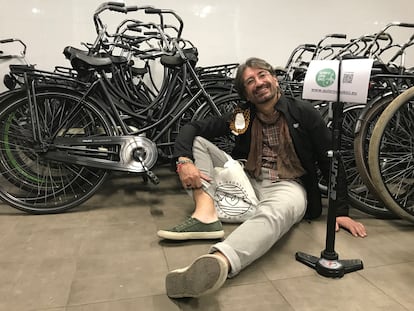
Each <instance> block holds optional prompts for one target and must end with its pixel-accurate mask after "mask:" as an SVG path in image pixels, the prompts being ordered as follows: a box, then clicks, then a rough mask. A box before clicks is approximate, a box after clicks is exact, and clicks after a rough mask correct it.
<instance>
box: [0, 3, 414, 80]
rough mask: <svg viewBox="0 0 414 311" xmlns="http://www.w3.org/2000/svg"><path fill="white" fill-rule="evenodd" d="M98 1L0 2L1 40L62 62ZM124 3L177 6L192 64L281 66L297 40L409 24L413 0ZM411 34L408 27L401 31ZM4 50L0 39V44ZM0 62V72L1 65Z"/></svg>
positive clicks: (87, 28) (85, 33) (43, 60)
mask: <svg viewBox="0 0 414 311" xmlns="http://www.w3.org/2000/svg"><path fill="white" fill-rule="evenodd" d="M102 2H103V1H100V0H87V1H85V0H0V4H1V7H2V13H1V18H0V39H5V38H20V39H22V40H23V41H24V42H25V43H26V44H27V46H28V53H27V58H28V60H29V61H30V62H31V63H34V64H37V67H38V68H41V69H51V68H53V67H54V66H55V65H68V63H67V61H66V60H65V59H64V57H63V55H62V50H63V48H64V47H65V46H67V45H73V46H76V47H81V45H80V42H92V41H93V39H94V38H95V32H94V26H93V22H92V15H93V12H94V11H95V9H96V8H97V7H98V5H100V4H101V3H102ZM126 4H127V5H139V6H144V5H151V6H155V7H158V8H165V9H172V10H174V11H176V12H177V13H178V14H179V15H180V16H181V17H182V19H183V20H184V23H185V25H184V33H183V37H185V38H187V39H189V40H190V41H192V42H193V43H194V44H195V45H196V46H197V47H198V49H199V54H200V61H199V65H215V64H223V63H232V62H241V61H243V60H244V59H246V58H247V57H250V56H258V57H262V58H265V59H267V60H269V61H270V62H271V63H273V64H274V65H275V66H283V65H284V64H285V63H286V61H287V59H288V57H289V55H290V53H291V51H292V50H293V49H294V48H295V47H296V46H298V45H299V44H303V43H316V42H317V41H318V40H319V39H320V38H322V37H323V36H324V35H326V34H329V33H345V34H347V35H348V38H353V37H358V36H361V35H363V34H371V33H375V32H377V31H379V30H380V29H381V28H382V27H384V26H385V25H386V24H388V23H389V22H392V21H401V22H413V23H414V17H413V13H412V12H413V11H414V1H412V0H394V1H388V0H348V1H336V0H331V1H324V0H296V1H295V0H290V1H280V0H256V1H252V0H249V1H247V0H177V1H169V0H148V1H145V0H139V1H137V0H136V1H133V0H126ZM105 16H106V18H105V19H104V20H106V21H108V25H109V26H113V27H115V26H116V25H117V24H118V22H119V19H115V18H114V17H115V16H117V17H118V18H121V19H123V18H125V15H123V14H120V13H111V14H108V15H105ZM131 17H132V18H137V19H140V18H143V16H142V15H140V16H138V15H133V14H131ZM413 32H414V29H409V32H408V33H409V34H412V33H413ZM407 36H408V35H407V34H405V35H404V39H406V38H407ZM11 48H12V47H11V46H9V47H6V46H4V45H3V46H2V45H0V50H7V49H11ZM14 48H15V51H14V53H17V52H18V51H17V47H14ZM12 52H13V51H12ZM410 59H411V58H410ZM1 62H2V61H1V60H0V66H3V68H2V67H0V74H1V75H2V74H3V72H2V71H4V70H7V69H4V62H3V64H1ZM412 63H414V62H412Z"/></svg>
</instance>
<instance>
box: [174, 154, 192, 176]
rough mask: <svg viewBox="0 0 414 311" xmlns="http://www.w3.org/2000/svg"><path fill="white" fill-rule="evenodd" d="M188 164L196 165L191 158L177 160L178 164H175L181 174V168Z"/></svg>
mask: <svg viewBox="0 0 414 311" xmlns="http://www.w3.org/2000/svg"><path fill="white" fill-rule="evenodd" d="M186 164H194V162H193V160H191V159H190V158H187V157H179V158H178V159H177V162H175V165H176V168H177V173H179V172H180V170H181V168H182V166H183V165H186Z"/></svg>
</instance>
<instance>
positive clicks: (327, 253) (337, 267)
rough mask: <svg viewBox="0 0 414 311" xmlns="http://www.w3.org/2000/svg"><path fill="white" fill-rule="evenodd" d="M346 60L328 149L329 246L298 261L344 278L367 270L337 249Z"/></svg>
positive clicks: (323, 272)
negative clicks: (341, 258)
mask: <svg viewBox="0 0 414 311" xmlns="http://www.w3.org/2000/svg"><path fill="white" fill-rule="evenodd" d="M341 67H342V60H341V59H340V60H339V68H338V92H337V97H336V103H331V107H332V150H330V151H329V152H328V157H330V158H331V168H330V174H329V183H328V198H329V201H328V215H327V223H326V244H325V249H324V250H323V251H322V252H321V256H320V257H316V256H313V255H309V254H306V253H303V252H297V253H296V255H295V257H296V260H297V261H299V262H301V263H303V264H305V265H307V266H309V267H311V268H313V269H315V270H316V271H317V272H318V273H319V274H320V275H323V276H326V277H331V278H340V277H343V276H344V274H345V273H349V272H353V271H358V270H361V269H363V263H362V261H361V260H360V259H346V260H339V259H338V253H337V252H336V251H335V234H336V232H335V226H336V209H337V199H338V198H337V180H338V177H339V174H340V173H341V170H340V169H339V165H340V161H341V132H342V121H343V114H344V112H343V107H344V103H343V102H341V100H340V91H341V88H340V86H341V69H342V68H341Z"/></svg>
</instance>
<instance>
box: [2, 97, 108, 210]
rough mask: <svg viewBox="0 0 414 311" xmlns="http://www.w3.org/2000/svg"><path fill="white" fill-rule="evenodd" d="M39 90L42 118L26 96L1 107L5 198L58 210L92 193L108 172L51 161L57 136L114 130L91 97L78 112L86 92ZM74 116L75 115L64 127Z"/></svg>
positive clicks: (20, 206) (16, 203)
mask: <svg viewBox="0 0 414 311" xmlns="http://www.w3.org/2000/svg"><path fill="white" fill-rule="evenodd" d="M37 92H38V93H37V94H36V97H35V99H36V107H37V108H36V110H35V113H36V114H37V115H38V119H37V120H38V122H36V123H34V122H33V120H34V118H32V117H31V110H30V105H29V101H28V99H27V97H25V96H21V97H19V98H13V100H10V101H8V102H7V105H6V103H3V105H2V109H1V110H0V197H1V199H2V200H4V201H5V202H7V203H8V204H9V205H11V206H12V207H14V208H17V209H20V210H22V211H25V212H28V213H34V214H47V213H58V212H63V211H65V210H68V209H70V208H73V207H75V206H78V205H79V204H81V203H83V202H84V201H85V200H87V199H88V198H90V197H91V196H92V195H93V194H94V193H95V192H96V190H97V189H99V187H100V186H101V184H102V183H103V181H104V179H105V177H106V176H107V171H106V170H102V169H96V168H91V167H85V166H82V165H77V164H70V163H63V162H57V161H53V160H48V159H47V151H48V149H47V148H48V146H49V144H50V143H52V139H53V137H90V136H97V135H104V136H106V135H111V126H110V125H109V123H108V121H107V120H106V118H105V115H104V114H103V113H102V111H100V110H99V109H98V108H97V106H96V105H95V104H93V103H91V102H88V101H84V102H83V103H82V105H81V106H79V107H78V108H77V109H76V111H75V110H74V108H75V105H77V103H78V102H79V101H80V98H81V97H80V96H78V95H76V94H75V93H71V92H70V91H69V90H64V92H65V93H63V92H61V91H59V90H58V91H54V90H52V89H44V90H42V89H39V90H37ZM76 107H77V106H76ZM68 116H75V118H72V122H71V123H70V125H68V124H67V126H66V128H62V122H63V120H65V119H66V118H67V117H68ZM37 129H38V130H37ZM35 130H36V131H37V132H38V133H41V135H42V138H43V140H44V142H43V144H39V143H38V142H37V140H36V139H34V137H35V136H34V131H35ZM85 152H87V148H86V147H85Z"/></svg>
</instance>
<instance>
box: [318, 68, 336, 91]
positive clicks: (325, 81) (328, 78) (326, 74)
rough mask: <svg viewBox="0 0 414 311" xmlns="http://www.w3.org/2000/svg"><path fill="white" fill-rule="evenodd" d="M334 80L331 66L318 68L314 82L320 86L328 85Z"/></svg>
mask: <svg viewBox="0 0 414 311" xmlns="http://www.w3.org/2000/svg"><path fill="white" fill-rule="evenodd" d="M334 82H335V71H334V70H333V69H331V68H325V69H322V70H320V71H319V72H318V73H317V74H316V83H317V84H318V85H319V86H320V87H328V86H330V85H332V84H333V83H334Z"/></svg>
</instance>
